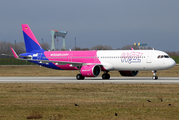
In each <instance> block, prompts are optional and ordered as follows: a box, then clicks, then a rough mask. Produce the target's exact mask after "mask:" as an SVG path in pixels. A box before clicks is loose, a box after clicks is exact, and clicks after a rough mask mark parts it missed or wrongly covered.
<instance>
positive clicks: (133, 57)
mask: <svg viewBox="0 0 179 120" xmlns="http://www.w3.org/2000/svg"><path fill="white" fill-rule="evenodd" d="M142 55H143V53H140V52H126V53H125V52H123V53H122V55H121V62H122V63H123V62H126V63H129V64H131V63H140V62H141V56H142Z"/></svg>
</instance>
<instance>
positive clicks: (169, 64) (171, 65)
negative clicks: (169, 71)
mask: <svg viewBox="0 0 179 120" xmlns="http://www.w3.org/2000/svg"><path fill="white" fill-rule="evenodd" d="M175 65H176V62H175V60H173V59H172V58H171V60H170V62H169V63H168V66H169V68H172V67H174V66H175Z"/></svg>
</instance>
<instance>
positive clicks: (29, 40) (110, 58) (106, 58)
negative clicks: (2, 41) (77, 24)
mask: <svg viewBox="0 0 179 120" xmlns="http://www.w3.org/2000/svg"><path fill="white" fill-rule="evenodd" d="M22 31H23V35H24V41H25V47H26V53H22V54H20V55H19V56H18V55H17V54H16V52H15V51H14V49H13V48H12V47H11V50H12V52H13V54H14V56H15V58H16V59H19V60H26V61H29V62H33V63H35V64H38V65H40V66H44V67H48V68H52V69H57V70H79V72H80V74H77V75H76V79H77V80H82V79H84V78H85V77H97V76H98V75H100V73H101V72H104V73H103V74H102V79H110V74H109V73H108V72H110V71H114V70H117V71H119V73H120V74H121V75H122V76H136V75H137V74H138V72H139V71H140V70H141V71H152V72H153V77H152V78H153V79H158V77H157V76H156V72H157V71H158V70H166V69H170V68H172V67H174V66H175V64H176V63H175V61H174V60H173V59H172V58H170V57H169V55H168V54H167V53H165V52H162V51H159V50H91V51H45V50H43V49H42V47H41V46H40V44H39V42H38V41H37V39H36V37H35V36H34V34H33V33H32V31H31V29H30V27H29V26H28V25H27V24H22Z"/></svg>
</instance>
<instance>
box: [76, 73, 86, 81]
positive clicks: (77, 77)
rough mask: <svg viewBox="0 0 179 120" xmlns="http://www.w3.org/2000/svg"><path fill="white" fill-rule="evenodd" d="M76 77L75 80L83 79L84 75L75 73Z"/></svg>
mask: <svg viewBox="0 0 179 120" xmlns="http://www.w3.org/2000/svg"><path fill="white" fill-rule="evenodd" d="M76 79H77V80H84V79H85V77H84V76H83V75H81V74H77V75H76Z"/></svg>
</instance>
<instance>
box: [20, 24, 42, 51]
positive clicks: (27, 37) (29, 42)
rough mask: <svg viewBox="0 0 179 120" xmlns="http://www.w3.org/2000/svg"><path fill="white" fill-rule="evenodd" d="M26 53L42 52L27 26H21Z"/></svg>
mask: <svg viewBox="0 0 179 120" xmlns="http://www.w3.org/2000/svg"><path fill="white" fill-rule="evenodd" d="M22 31H23V35H24V42H25V47H26V52H27V53H28V52H44V50H43V49H42V47H41V46H40V44H39V42H38V41H37V39H36V37H35V36H34V34H33V32H32V31H31V29H30V27H29V26H28V24H22Z"/></svg>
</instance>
